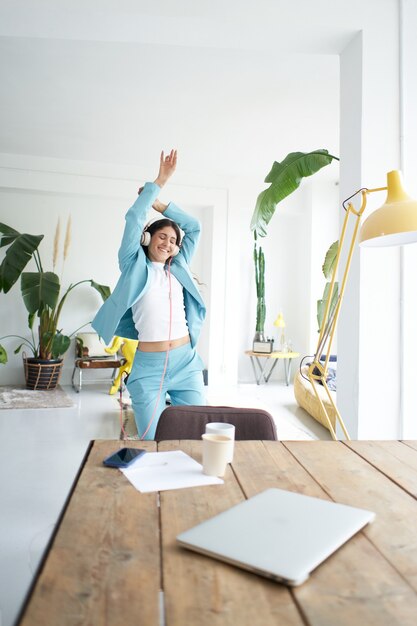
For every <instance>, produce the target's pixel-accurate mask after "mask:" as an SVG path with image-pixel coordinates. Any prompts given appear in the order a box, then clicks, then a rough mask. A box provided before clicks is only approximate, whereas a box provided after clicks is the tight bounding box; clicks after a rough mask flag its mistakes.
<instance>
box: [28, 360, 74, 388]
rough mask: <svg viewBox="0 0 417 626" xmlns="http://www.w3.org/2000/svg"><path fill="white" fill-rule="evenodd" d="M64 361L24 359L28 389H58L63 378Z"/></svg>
mask: <svg viewBox="0 0 417 626" xmlns="http://www.w3.org/2000/svg"><path fill="white" fill-rule="evenodd" d="M63 363H64V361H63V359H54V360H51V361H48V360H44V359H34V358H29V359H27V358H25V357H24V358H23V365H24V368H25V379H26V387H27V389H38V390H46V389H56V387H57V385H58V383H59V379H60V377H61V372H62V365H63Z"/></svg>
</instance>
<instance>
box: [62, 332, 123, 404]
mask: <svg viewBox="0 0 417 626" xmlns="http://www.w3.org/2000/svg"><path fill="white" fill-rule="evenodd" d="M75 350H76V357H77V358H76V359H75V364H74V369H73V371H72V379H71V382H72V386H73V388H74V390H75V391H76V392H77V393H79V392H80V391H81V389H82V386H83V372H84V371H89V370H102V369H111V370H112V374H111V379H112V381H114V379H115V376H116V373H117V370H118V368H120V367H122V366H123V365H124V363H125V362H126V359H122V358H119V357H118V356H109V355H108V354H106V351H105V350H106V348H105V345H104V344H103V343H102V342H101V341H100V338H99V336H98V335H97V333H80V334H78V335H77V337H76V344H75ZM77 372H78V382H77V383H76V381H75V375H76V373H77ZM88 382H89V383H97V382H106V383H107V382H108V381H107V379H104V378H89V380H88Z"/></svg>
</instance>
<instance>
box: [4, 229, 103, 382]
mask: <svg viewBox="0 0 417 626" xmlns="http://www.w3.org/2000/svg"><path fill="white" fill-rule="evenodd" d="M70 226H71V222H70V219H69V220H68V223H67V229H66V235H65V242H64V248H63V255H62V266H63V265H64V263H65V260H66V258H67V255H68V250H69V245H70V239H71V227H70ZM0 233H1V238H0V247H7V250H6V254H5V257H4V259H3V261H2V263H1V265H0V292H2V291H3V292H4V293H8V292H9V291H10V289H11V288H12V287H13V285H14V284H15V283H16V282H17V281H18V279H19V278H20V287H21V294H22V298H23V302H24V305H25V307H26V309H27V311H28V314H29V315H28V327H29V330H30V334H31V337H30V338H27V337H24V336H21V335H6V336H4V337H1V338H0V339H6V338H8V337H16V338H18V339H21V340H22V343H21V344H20V345H18V346H17V348H16V349H15V350H14V353H15V354H18V353H19V352H20V350H21V349H22V347H23V346H26V347H27V348H29V350H30V351H31V353H32V357H30V358H26V357H24V366H25V378H26V386H27V387H28V388H30V389H53V388H55V387H56V385H57V384H58V380H59V376H60V372H61V368H62V363H63V359H62V356H63V355H64V354H65V352H66V351H67V350H68V348H69V345H70V342H71V336H72V335H74V334H75V333H76V332H77V331H78V330H79V329H76V330H75V331H74V332H73V333H71V334H70V335H66V334H64V333H63V332H62V329H61V328H60V326H59V320H60V315H61V313H62V310H63V307H64V305H65V303H66V301H67V297H68V295H69V294H70V293H71V291H73V290H74V289H75V288H76V287H79V286H80V285H82V284H83V283H89V284H90V285H91V287H93V288H94V289H96V290H97V291H98V292H99V294H100V295H101V297H102V299H103V300H105V299H106V298H107V297H108V296H109V295H110V289H109V287H107V286H105V285H99V284H98V283H96V282H95V281H94V280H92V279H86V280H81V281H79V282H77V283H74V284H72V283H71V284H70V285H69V287H67V289H66V290H65V291H63V292H62V293H61V284H60V279H59V277H58V275H57V274H56V273H55V271H52V272H49V271H45V270H44V267H43V264H42V261H41V257H40V254H39V250H38V248H39V244H40V242H41V241H42V239H43V238H44V235H29V234H27V233H19V232H18V231H17V230H15V229H14V228H11V227H10V226H6V224H1V223H0ZM59 240H60V222H59V220H58V224H57V228H56V232H55V239H54V252H53V268H52V269H53V270H55V266H56V263H57V259H58V254H59ZM31 259H33V260H34V262H35V264H36V271H35V272H24V271H23V270H24V269H25V267H26V265H27V264H28V263H29V261H30V260H31ZM87 323H88V322H87ZM84 326H85V324H84ZM81 328H82V327H81ZM0 363H3V364H4V363H7V352H6V350H5V348H4V347H3V346H2V345H0Z"/></svg>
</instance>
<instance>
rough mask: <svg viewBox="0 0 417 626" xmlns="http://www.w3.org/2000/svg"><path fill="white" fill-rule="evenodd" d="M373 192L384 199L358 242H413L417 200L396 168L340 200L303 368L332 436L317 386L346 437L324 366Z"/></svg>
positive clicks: (416, 234) (377, 244) (416, 232)
mask: <svg viewBox="0 0 417 626" xmlns="http://www.w3.org/2000/svg"><path fill="white" fill-rule="evenodd" d="M375 191H388V194H387V199H386V201H385V203H384V204H383V205H382V207H380V208H379V209H377V210H376V211H374V212H373V213H371V215H370V216H369V217H368V218H367V219H366V220H365V222H364V223H363V225H362V228H361V229H360V233H359V244H360V245H362V246H369V247H381V246H401V245H405V244H408V243H415V242H417V202H416V201H415V200H412V199H411V198H410V197H409V196H408V195H407V194H406V193H405V191H404V189H403V186H402V180H401V173H400V172H399V171H397V170H394V171H392V172H388V174H387V186H386V187H378V188H376V189H366V188H363V189H359V190H358V191H357V192H355V193H354V194H353V195H352V196H350V198H347V200H345V201H344V202H343V208H344V209H345V211H346V213H345V218H344V220H343V225H342V232H341V235H340V239H339V249H338V253H337V257H336V261H335V265H334V270H333V274H332V280H331V283H330V290H329V297H328V299H327V304H326V308H325V312H324V316H323V322H322V325H321V330H320V334H319V339H318V342H317V348H316V352H315V355H314V360H313V362H312V363H311V364H310V365H309V368H308V371H307V375H308V378H309V380H310V382H311V385H312V387H313V391H314V394H315V396H316V399H317V401H318V402H319V404H320V407H321V409H322V411H323V415H324V418H325V420H326V422H327V424H328V428H329V430H330V433H331V435H332V437H333V439H337V437H336V432H335V429H334V428H333V426H332V423H331V421H330V418H329V415H328V412H327V410H326V408H325V406H324V403H323V402H322V400H321V398H320V395H319V392H318V389H317V385H318V384H321V385H323V387H324V389H325V390H326V393H327V396H328V399H329V402H330V405H331V406H332V407H333V409H334V412H335V415H336V418H337V420H338V421H339V424H340V426H341V428H342V430H343V433H344V435H345V437H346V439H350V437H349V434H348V432H347V430H346V426H345V424H344V423H343V419H342V417H341V415H340V413H339V411H338V409H337V407H336V404H335V402H334V400H333V397H332V395H331V393H330V390H329V387H328V386H327V382H326V381H327V365H328V361H329V357H330V353H331V345H332V342H333V338H334V334H335V330H336V325H337V320H338V317H339V313H340V306H341V303H342V300H343V294H344V291H345V287H346V281H347V277H348V274H349V269H350V264H351V261H352V255H353V251H354V247H355V243H356V239H357V236H358V231H359V223H360V220H361V217H362V214H363V212H364V210H365V207H366V200H367V195H368V194H369V193H374V192H375ZM359 193H361V194H362V204H361V207H360V209H359V210H356V209H355V208H354V206H353V204H352V203H351V202H350V200H352V198H354V197H355V196H356V195H357V194H359ZM351 216H353V218H355V220H356V222H355V226H354V229H353V234H352V238H351V242H350V247H349V251H348V254H347V258H346V265H345V268H344V271H343V276H342V278H341V281H340V289H339V295H338V298H337V301H336V304H335V305H334V306H333V308H332V306H331V302H332V295H333V291H334V286H335V282H336V277H337V273H338V267H339V263H340V254H341V251H342V249H343V244H344V240H345V236H346V230H347V225H348V222H349V218H350V217H351ZM325 346H327V350H326V352H327V354H326V356H325V358H324V360H323V361H321V360H320V357H321V356H322V354H323V350H324V348H325Z"/></svg>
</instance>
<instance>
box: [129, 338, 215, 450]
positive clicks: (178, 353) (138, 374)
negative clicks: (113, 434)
mask: <svg viewBox="0 0 417 626" xmlns="http://www.w3.org/2000/svg"><path fill="white" fill-rule="evenodd" d="M165 358H166V352H141V351H140V350H137V351H136V355H135V360H134V361H133V367H132V371H131V372H130V375H129V378H128V380H127V384H126V387H127V389H128V391H129V394H130V397H131V399H132V407H133V411H134V413H135V421H136V426H137V429H138V433H139V435H140V436H141V437H143V435H144V433H145V431H146V430H147V433H146V435H145V437H144V438H145V439H154V438H155V429H156V425H157V423H158V420H159V416H160V415H161V413H162V411H163V410H164V408H165V406H166V403H165V398H166V394H167V393H169V396H170V398H171V404H172V405H173V406H175V405H180V404H189V405H205V404H206V399H205V394H204V381H203V372H202V370H203V368H204V365H203V362H202V360H201V358H200V357H199V356H198V354H197V352H196V350H195V348H192V347H191V344H190V343H187V344H185V345H184V346H180V347H179V348H174V349H173V350H170V352H169V355H168V364H167V370H166V372H165V378H164V382H163V385H162V389H161V394H160V396H159V400H158V403H157V398H158V393H159V388H160V385H161V378H162V373H163V371H164V365H165ZM152 417H153V419H152ZM151 420H152V423H151V425H150V427H149V429H148V426H149V423H150V422H151Z"/></svg>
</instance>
